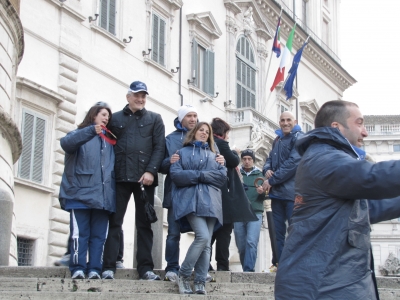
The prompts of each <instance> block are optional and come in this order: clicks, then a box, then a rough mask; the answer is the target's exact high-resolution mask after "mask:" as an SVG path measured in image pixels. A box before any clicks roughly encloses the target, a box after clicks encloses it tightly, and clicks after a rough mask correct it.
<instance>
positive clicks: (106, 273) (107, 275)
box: [101, 270, 114, 279]
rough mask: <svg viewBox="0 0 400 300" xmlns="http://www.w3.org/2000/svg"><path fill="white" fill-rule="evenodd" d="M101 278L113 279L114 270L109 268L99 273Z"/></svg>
mask: <svg viewBox="0 0 400 300" xmlns="http://www.w3.org/2000/svg"><path fill="white" fill-rule="evenodd" d="M101 278H102V279H114V272H113V271H111V270H107V271H104V272H103V274H101Z"/></svg>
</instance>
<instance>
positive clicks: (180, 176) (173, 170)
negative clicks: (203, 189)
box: [169, 159, 200, 187]
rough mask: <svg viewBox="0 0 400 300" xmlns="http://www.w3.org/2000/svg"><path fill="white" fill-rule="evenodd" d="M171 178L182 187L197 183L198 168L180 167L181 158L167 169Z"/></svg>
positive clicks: (198, 176)
mask: <svg viewBox="0 0 400 300" xmlns="http://www.w3.org/2000/svg"><path fill="white" fill-rule="evenodd" d="M169 175H170V176H171V180H172V182H173V183H175V185H176V186H179V187H184V186H190V185H196V184H198V183H199V179H200V171H199V170H184V169H183V168H182V160H181V159H180V160H178V161H177V162H175V163H173V164H172V165H171V167H170V169H169Z"/></svg>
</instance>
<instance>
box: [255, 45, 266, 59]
mask: <svg viewBox="0 0 400 300" xmlns="http://www.w3.org/2000/svg"><path fill="white" fill-rule="evenodd" d="M257 53H258V56H259V57H261V58H264V59H265V58H267V57H268V50H267V46H265V43H258V44H257Z"/></svg>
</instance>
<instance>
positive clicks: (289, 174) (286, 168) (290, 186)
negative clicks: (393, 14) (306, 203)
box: [263, 125, 303, 201]
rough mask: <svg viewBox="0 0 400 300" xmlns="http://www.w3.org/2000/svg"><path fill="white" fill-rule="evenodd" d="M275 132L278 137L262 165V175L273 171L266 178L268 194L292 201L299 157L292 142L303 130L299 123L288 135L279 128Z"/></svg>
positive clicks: (275, 197)
mask: <svg viewBox="0 0 400 300" xmlns="http://www.w3.org/2000/svg"><path fill="white" fill-rule="evenodd" d="M275 133H276V134H277V135H278V137H277V138H276V139H275V141H274V143H273V148H272V150H271V152H270V153H269V156H268V158H267V160H266V162H265V165H264V167H263V174H264V175H265V173H266V172H267V171H268V170H272V171H273V172H274V175H273V176H272V177H271V178H270V179H269V180H268V182H269V184H270V185H271V186H272V188H271V190H270V192H269V196H270V197H271V198H274V199H281V200H292V201H294V175H295V174H296V170H297V165H298V164H299V162H300V158H301V157H300V155H299V153H298V152H297V150H296V149H295V147H294V144H295V142H296V140H297V138H298V137H300V136H302V135H303V132H302V131H301V128H300V126H299V125H295V126H294V127H293V129H292V131H291V132H290V133H289V134H288V135H283V133H282V130H281V129H278V130H276V131H275Z"/></svg>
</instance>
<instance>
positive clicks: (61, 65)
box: [10, 0, 355, 271]
mask: <svg viewBox="0 0 400 300" xmlns="http://www.w3.org/2000/svg"><path fill="white" fill-rule="evenodd" d="M280 5H282V8H283V11H282V19H281V30H280V40H281V43H282V48H283V45H284V44H285V42H286V40H287V38H288V35H289V32H290V30H291V28H292V27H293V26H294V24H295V20H297V27H296V31H295V36H294V40H293V49H292V55H291V56H292V57H293V55H294V54H295V53H296V51H297V50H298V49H299V48H300V47H301V46H302V45H303V43H304V41H305V40H306V39H307V37H308V36H310V40H309V44H308V45H307V46H306V47H305V50H304V52H303V58H302V61H301V64H300V67H299V69H298V76H297V80H296V82H295V88H294V96H293V97H292V98H291V99H289V100H286V96H285V95H284V93H283V92H282V83H281V84H279V85H278V86H277V88H276V89H275V90H274V91H272V92H270V87H271V85H272V82H273V80H274V77H275V74H276V71H277V69H278V66H279V62H280V58H279V59H278V58H276V56H275V54H274V53H271V49H272V41H273V37H274V34H275V29H276V24H277V21H278V17H279V14H280V12H281V6H280ZM20 6H21V7H20V9H21V20H22V24H23V29H24V32H25V43H26V51H25V55H24V60H23V61H22V63H21V65H20V67H19V70H18V77H17V87H16V99H15V101H14V103H13V105H12V106H11V113H12V117H13V118H14V120H15V122H16V124H17V126H18V128H19V130H20V131H21V134H22V140H23V144H24V148H23V150H22V155H21V158H20V160H19V161H18V162H17V163H16V165H15V170H14V173H13V175H14V179H13V180H14V181H15V205H14V214H15V218H16V234H17V237H18V238H20V239H24V241H26V242H27V245H26V248H29V249H30V250H29V251H30V253H31V256H30V258H28V259H27V260H26V262H24V263H26V264H27V265H35V266H50V265H52V264H53V262H54V261H55V260H56V259H58V258H59V257H60V256H61V255H62V254H63V253H64V252H65V247H66V244H67V237H68V232H69V224H68V223H69V216H68V214H67V213H66V212H64V211H62V210H61V209H60V206H59V202H58V192H59V186H60V181H61V175H62V172H63V167H64V166H63V163H64V153H63V151H62V149H61V147H60V144H59V140H60V138H61V137H63V136H64V135H65V134H66V133H67V132H69V131H71V130H73V129H75V128H76V124H78V123H79V122H81V121H82V120H83V117H84V116H85V114H86V112H87V111H88V109H89V108H90V107H91V105H93V103H95V102H97V101H104V102H107V103H109V104H110V106H111V108H112V110H113V111H114V112H115V111H118V110H121V109H122V108H123V107H124V106H125V104H126V98H125V95H126V92H127V89H128V86H129V84H130V83H131V82H132V81H134V80H141V81H143V82H145V83H146V84H147V86H148V89H149V94H150V95H149V96H148V100H147V104H146V108H147V109H149V110H152V111H156V112H158V113H160V114H161V115H162V117H163V120H164V123H165V126H166V133H167V134H168V133H170V132H172V131H173V130H174V127H173V120H174V118H175V117H176V111H177V109H178V107H179V106H181V105H182V104H192V105H194V106H196V108H197V109H198V112H199V118H200V120H202V121H211V119H212V118H213V117H221V118H223V119H225V120H227V122H229V123H230V125H231V126H232V128H233V130H232V133H231V135H230V136H231V137H230V145H231V146H236V147H238V148H241V149H244V148H251V149H253V150H255V151H256V158H257V165H258V166H260V167H261V166H262V165H263V163H264V161H265V159H266V157H267V155H268V153H269V151H270V150H271V145H272V141H273V140H274V139H275V136H276V135H275V132H274V131H275V130H276V129H277V128H278V118H279V115H280V114H281V112H282V111H285V110H289V111H292V112H293V113H294V114H295V115H296V116H297V118H298V123H299V125H301V126H302V128H303V129H304V130H305V131H308V130H310V129H312V128H313V120H314V117H315V114H316V112H317V110H318V108H319V107H320V106H321V105H322V104H323V103H324V102H326V101H328V100H333V99H341V97H342V95H343V92H344V90H346V89H347V88H349V87H350V86H351V85H352V84H354V83H355V80H354V78H352V77H351V75H349V74H348V73H347V72H346V70H345V69H344V68H343V67H342V66H341V64H340V59H339V56H338V22H339V17H340V10H339V6H340V2H339V1H334V0H324V1H319V0H307V1H306V0H304V1H299V0H296V1H292V0H285V1H274V0H218V1H215V0H203V1H183V0H138V1H123V0H86V1H79V0H65V1H59V0H37V1H31V0H22V1H21V5H20ZM287 69H289V67H287ZM161 187H162V182H161ZM161 187H160V188H159V189H158V191H157V195H158V196H159V198H160V199H161V200H162V188H161ZM164 215H166V214H164ZM159 219H160V218H159ZM134 220H135V217H134V205H133V203H131V204H130V205H129V207H128V211H127V214H126V216H125V223H124V232H125V254H126V255H125V262H126V265H127V266H132V264H133V252H134ZM163 221H164V223H163V224H164V235H163V238H162V240H163V241H162V247H165V237H166V228H167V222H166V216H164V218H163ZM264 224H265V225H263V228H262V231H261V238H260V244H259V255H258V261H257V266H256V270H257V271H263V270H267V269H268V267H269V266H270V264H271V263H270V261H271V254H270V252H271V250H270V242H269V236H268V230H267V229H266V224H267V222H266V221H265V222H264ZM192 238H193V236H192V235H191V234H184V235H182V241H181V253H182V255H181V256H182V257H181V259H183V258H184V255H183V253H185V252H186V249H187V247H188V245H189V243H190V241H191V240H192ZM158 242H159V241H158ZM160 246H161V244H160ZM231 254H232V255H231V256H232V257H231V268H232V269H233V270H240V264H239V258H238V255H237V250H236V246H235V244H234V239H233V241H232V244H231ZM10 264H11V265H13V264H14V265H15V264H17V261H16V259H15V257H13V256H12V257H11V259H10ZM164 266H165V262H164V263H163V267H164Z"/></svg>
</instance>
